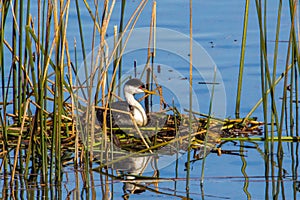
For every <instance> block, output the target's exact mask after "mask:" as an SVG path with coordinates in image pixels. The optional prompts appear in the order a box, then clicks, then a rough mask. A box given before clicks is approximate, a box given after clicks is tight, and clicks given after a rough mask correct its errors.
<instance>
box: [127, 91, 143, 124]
mask: <svg viewBox="0 0 300 200" xmlns="http://www.w3.org/2000/svg"><path fill="white" fill-rule="evenodd" d="M124 95H125V99H126V101H127V103H128V104H129V105H131V106H132V107H133V118H134V119H135V121H136V123H137V125H138V126H145V125H147V122H148V119H147V115H146V112H145V110H144V108H143V106H142V105H141V104H140V103H139V102H138V101H137V100H136V99H135V98H134V96H133V94H130V93H128V92H125V94H124Z"/></svg>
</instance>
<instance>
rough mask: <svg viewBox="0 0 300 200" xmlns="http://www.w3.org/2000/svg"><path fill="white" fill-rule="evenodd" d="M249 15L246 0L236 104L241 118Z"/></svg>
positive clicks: (236, 114)
mask: <svg viewBox="0 0 300 200" xmlns="http://www.w3.org/2000/svg"><path fill="white" fill-rule="evenodd" d="M248 16H249V0H246V5H245V12H244V26H243V37H242V48H241V57H240V68H239V77H238V87H237V95H236V106H235V116H236V118H239V116H240V103H241V93H242V84H243V71H244V60H245V51H246V39H247V28H248Z"/></svg>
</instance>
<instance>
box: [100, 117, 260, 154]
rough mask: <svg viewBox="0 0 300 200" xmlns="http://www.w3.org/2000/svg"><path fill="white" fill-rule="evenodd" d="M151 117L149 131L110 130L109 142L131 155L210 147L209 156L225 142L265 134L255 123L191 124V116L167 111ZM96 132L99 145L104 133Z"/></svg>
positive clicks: (198, 120) (200, 120)
mask: <svg viewBox="0 0 300 200" xmlns="http://www.w3.org/2000/svg"><path fill="white" fill-rule="evenodd" d="M148 117H149V119H150V121H149V123H148V125H147V126H146V127H136V126H135V127H134V126H127V127H108V128H107V135H108V137H107V138H108V141H109V142H113V144H114V145H115V146H116V147H118V148H120V149H123V150H126V151H130V152H138V151H143V152H145V151H151V150H152V151H154V150H156V151H158V152H160V151H163V152H164V153H166V152H168V153H169V154H173V153H175V152H178V151H179V150H183V151H187V150H188V149H189V148H191V149H195V150H199V149H202V148H203V147H207V148H208V152H209V151H210V150H212V149H214V147H215V146H216V145H217V144H220V143H221V141H222V138H225V137H226V138H228V137H248V136H250V135H261V133H262V130H261V125H262V123H261V122H258V121H256V119H248V120H245V119H225V120H220V119H214V118H208V117H200V118H197V117H195V116H193V118H192V119H191V120H190V119H189V116H188V115H184V114H176V113H175V114H172V115H170V114H167V111H166V112H160V113H150V114H149V116H148ZM208 122H209V123H208ZM97 128H98V129H97V131H96V132H98V133H99V134H98V142H100V140H101V138H102V136H103V135H102V134H103V132H102V128H101V127H100V126H98V127H97ZM96 138H97V137H96Z"/></svg>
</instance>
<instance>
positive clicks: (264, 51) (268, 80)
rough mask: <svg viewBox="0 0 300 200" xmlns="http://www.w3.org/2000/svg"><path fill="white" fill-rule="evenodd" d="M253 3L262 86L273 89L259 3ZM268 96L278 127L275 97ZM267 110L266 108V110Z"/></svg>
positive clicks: (272, 95) (271, 92)
mask: <svg viewBox="0 0 300 200" xmlns="http://www.w3.org/2000/svg"><path fill="white" fill-rule="evenodd" d="M255 3H256V10H257V15H258V22H259V31H260V46H261V52H262V57H261V59H262V60H263V62H264V67H263V66H261V67H262V68H261V70H262V72H263V74H264V76H263V75H262V76H261V77H262V78H263V79H264V80H265V81H264V80H262V84H263V83H264V82H266V83H268V84H269V85H268V87H269V88H271V87H273V86H272V82H271V77H270V71H269V64H268V57H267V48H266V39H265V34H266V33H264V31H263V30H264V29H263V24H262V21H263V20H262V14H261V5H260V3H259V2H258V0H256V1H255ZM265 85H267V84H265ZM262 91H264V92H265V93H266V91H268V88H266V89H264V90H263V89H262ZM270 94H271V100H272V101H271V103H272V108H273V110H272V112H274V116H275V123H276V125H277V126H278V124H279V119H278V118H279V117H278V114H277V108H276V102H275V97H274V94H273V91H272V90H270ZM262 95H264V94H262ZM266 97H267V96H265V97H264V98H263V100H265V105H267V104H266V103H267V102H266V100H267V98H266ZM266 109H267V108H266ZM265 112H266V111H264V115H267V113H265Z"/></svg>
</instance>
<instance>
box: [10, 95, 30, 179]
mask: <svg viewBox="0 0 300 200" xmlns="http://www.w3.org/2000/svg"><path fill="white" fill-rule="evenodd" d="M29 102H30V100H29V99H27V101H26V104H25V109H24V115H25V114H26V113H27V110H28V106H29ZM24 124H25V117H23V120H22V123H21V129H20V132H19V137H18V142H17V147H16V152H15V158H14V166H13V170H12V174H11V181H10V184H11V185H13V182H14V178H15V173H16V167H17V162H18V155H19V151H20V145H21V139H22V135H23V134H22V133H23V129H24Z"/></svg>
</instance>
